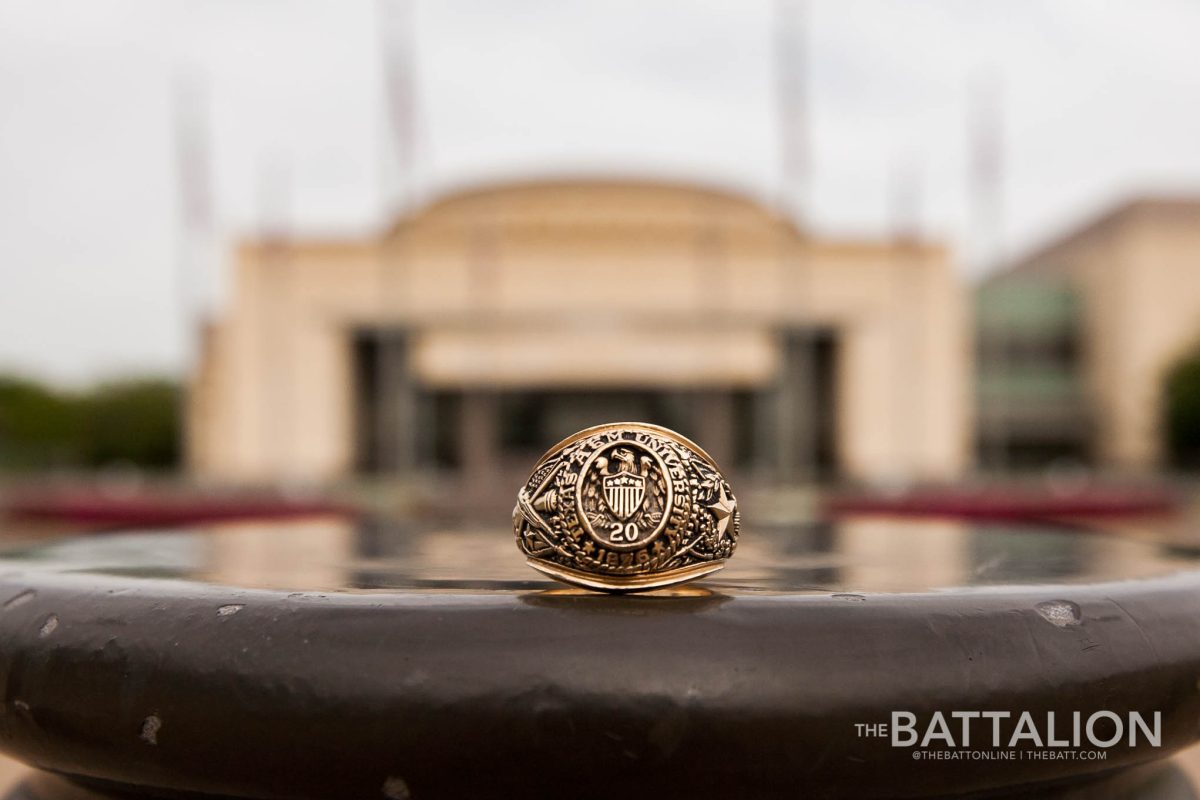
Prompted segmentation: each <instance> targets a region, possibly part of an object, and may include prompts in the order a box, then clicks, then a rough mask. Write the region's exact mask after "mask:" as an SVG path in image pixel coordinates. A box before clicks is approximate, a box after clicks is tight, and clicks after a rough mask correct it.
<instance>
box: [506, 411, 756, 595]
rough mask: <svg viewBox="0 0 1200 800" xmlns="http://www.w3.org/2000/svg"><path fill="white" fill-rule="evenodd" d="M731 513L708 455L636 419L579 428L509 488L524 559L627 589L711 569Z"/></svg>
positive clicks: (733, 520) (572, 578)
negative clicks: (517, 484) (517, 486)
mask: <svg viewBox="0 0 1200 800" xmlns="http://www.w3.org/2000/svg"><path fill="white" fill-rule="evenodd" d="M740 526H741V514H740V512H739V511H738V507H737V500H735V499H734V496H733V492H732V490H731V489H730V487H729V484H728V483H727V482H726V480H725V477H724V476H723V475H722V474H721V470H720V468H719V467H718V466H717V464H716V462H715V461H713V459H712V457H711V456H709V455H708V454H707V453H705V452H704V450H702V449H701V448H700V447H699V446H698V445H696V444H695V443H693V442H692V441H690V440H688V439H687V438H686V437H684V436H681V435H680V434H678V433H675V432H674V431H672V430H668V429H667V428H662V427H659V426H657V425H650V424H647V423H642V422H617V423H612V424H608V425H599V426H596V427H594V428H587V429H586V430H582V431H580V432H579V433H576V434H575V435H574V436H569V437H567V438H566V439H564V440H563V441H561V442H559V443H558V444H556V445H555V446H554V447H552V448H550V450H549V451H547V452H546V454H545V455H544V456H542V457H541V459H539V460H538V462H537V464H535V465H534V467H533V474H532V475H530V476H529V479H528V480H527V481H526V483H525V485H524V486H523V487H522V488H521V490H520V492H519V493H518V495H517V505H516V507H515V508H514V509H513V530H514V532H515V533H516V537H517V546H518V547H519V548H520V549H521V551H522V552H523V553H525V555H526V556H527V557H528V560H529V565H530V566H531V567H533V568H534V569H537V570H540V571H542V572H544V573H545V574H547V575H549V576H550V577H552V578H555V579H557V580H561V581H565V582H566V583H571V584H575V585H577V586H583V587H586V588H589V589H598V590H601V591H608V592H636V591H642V590H646V589H656V588H661V587H663V586H669V585H671V584H676V583H682V582H683V581H689V580H693V579H695V578H699V577H700V576H702V575H707V574H709V573H711V572H715V571H717V570H719V569H720V568H721V567H723V566H724V565H725V561H726V559H728V558H729V557H730V556H732V555H733V550H734V548H735V547H736V546H737V538H738V531H739V528H740Z"/></svg>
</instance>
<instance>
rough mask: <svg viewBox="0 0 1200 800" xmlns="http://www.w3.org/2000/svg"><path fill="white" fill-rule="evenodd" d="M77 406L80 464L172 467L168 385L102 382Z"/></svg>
mask: <svg viewBox="0 0 1200 800" xmlns="http://www.w3.org/2000/svg"><path fill="white" fill-rule="evenodd" d="M80 405H81V407H82V409H81V417H82V419H83V425H82V434H83V435H82V438H81V442H80V444H81V451H82V457H83V463H84V465H85V466H88V467H102V466H104V465H105V464H111V463H114V462H129V463H132V464H136V465H138V466H141V467H148V468H152V469H163V468H166V467H173V466H175V465H176V464H177V463H178V461H179V388H178V387H177V386H176V385H175V384H174V383H171V382H169V381H164V380H129V381H121V382H116V383H106V384H102V385H101V386H98V387H96V388H95V389H93V390H92V391H91V392H89V393H88V394H86V395H84V396H83V397H82V398H81V400H80Z"/></svg>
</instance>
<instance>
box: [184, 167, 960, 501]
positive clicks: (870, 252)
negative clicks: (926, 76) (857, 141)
mask: <svg viewBox="0 0 1200 800" xmlns="http://www.w3.org/2000/svg"><path fill="white" fill-rule="evenodd" d="M964 300H965V294H964V291H963V287H962V285H961V284H960V281H959V278H958V276H957V275H956V272H955V270H954V269H953V268H952V265H951V262H950V260H949V258H948V255H947V253H946V251H945V250H944V249H943V248H942V247H940V246H934V245H930V244H926V243H920V242H915V241H899V242H893V241H868V240H848V239H845V240H843V239H839V240H834V239H812V238H806V237H805V236H803V235H801V234H800V233H799V232H798V231H797V230H796V228H795V227H794V226H793V225H791V224H790V223H788V222H786V221H784V220H782V219H781V218H780V217H779V216H777V215H776V214H775V213H773V212H772V211H770V210H768V209H767V208H765V207H764V206H763V205H761V204H759V203H758V202H755V201H754V200H752V199H749V198H747V197H745V196H741V195H738V194H734V193H729V192H726V191H721V190H714V189H711V188H705V187H700V186H693V185H680V184H670V183H662V182H650V181H633V180H630V181H620V180H603V181H599V180H597V181H591V180H560V181H543V182H529V183H517V184H509V185H500V186H492V187H487V188H479V189H476V190H472V191H465V192H461V193H457V194H452V195H449V196H446V197H443V198H442V199H439V200H437V201H435V202H433V203H431V204H429V205H427V206H426V207H424V208H421V209H419V210H418V211H416V212H415V213H413V214H411V215H409V216H408V217H406V218H405V219H402V220H401V221H400V222H398V223H397V224H396V225H395V226H394V228H393V229H392V230H390V231H388V232H387V233H386V235H382V236H380V237H378V238H374V239H370V240H361V241H358V240H356V241H256V242H249V243H246V244H245V245H244V246H242V247H241V248H240V250H239V253H238V256H237V262H236V268H235V274H234V277H233V282H232V292H231V297H230V299H229V302H228V304H227V308H226V309H225V311H224V314H223V316H222V317H221V318H220V319H218V320H216V321H215V323H214V324H213V325H212V326H211V327H210V328H209V329H208V330H207V332H206V334H205V337H204V342H203V348H202V351H203V352H202V358H201V363H200V366H199V370H198V373H197V375H196V376H195V379H194V381H193V387H192V392H191V414H190V458H191V460H192V464H193V467H194V468H195V469H196V470H198V471H199V472H201V473H205V474H209V475H213V476H218V477H222V478H229V479H250V480H272V479H283V478H304V479H331V478H339V477H345V476H348V475H352V474H355V473H360V472H365V473H371V472H388V473H391V472H397V473H400V472H407V471H421V472H426V471H430V470H433V469H435V468H444V469H447V470H458V471H462V472H465V473H466V474H467V475H468V476H470V477H473V478H476V479H486V478H488V477H495V476H497V475H500V474H505V475H506V477H507V478H508V479H509V483H511V482H512V481H513V480H519V479H520V478H521V477H523V476H524V470H525V469H526V468H527V466H528V465H529V463H530V462H531V460H532V459H533V458H536V456H538V455H540V454H541V452H542V451H543V450H544V449H545V448H546V447H547V446H549V445H550V444H553V443H554V442H555V441H557V440H558V439H559V438H561V437H563V436H565V435H567V434H569V433H572V432H574V431H575V430H577V429H579V428H582V427H585V426H587V425H591V424H596V423H600V422H605V421H612V420H616V419H637V420H647V421H652V422H659V423H661V424H665V425H669V426H671V427H673V428H676V429H678V430H680V431H682V432H684V433H686V434H688V435H690V436H692V437H694V438H696V439H697V440H698V441H700V442H701V443H702V444H703V445H704V446H705V447H706V448H707V449H709V450H710V451H711V452H712V453H713V454H714V456H715V457H717V458H718V460H720V461H722V462H723V463H724V464H728V465H732V466H734V467H735V468H742V469H753V470H755V471H756V472H759V473H765V474H769V475H773V476H777V477H781V478H790V477H796V476H802V475H804V474H819V475H825V476H834V475H836V476H841V477H848V478H860V479H879V478H893V477H898V476H910V477H952V476H954V475H956V474H957V473H959V471H960V470H962V469H963V468H964V466H965V464H966V462H967V459H968V454H969V451H970V446H971V436H970V431H971V421H970V411H971V402H970V387H969V378H970V346H969V336H968V335H967V334H968V323H967V319H966V316H965V312H966V308H965V303H964ZM507 470H511V471H509V472H506V471H507ZM518 472H519V473H520V474H517V473H518Z"/></svg>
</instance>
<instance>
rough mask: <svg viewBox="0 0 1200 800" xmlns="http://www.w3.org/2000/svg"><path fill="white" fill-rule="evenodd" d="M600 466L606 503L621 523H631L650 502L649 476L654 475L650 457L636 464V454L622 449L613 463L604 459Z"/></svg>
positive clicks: (616, 451) (615, 456) (615, 452)
mask: <svg viewBox="0 0 1200 800" xmlns="http://www.w3.org/2000/svg"><path fill="white" fill-rule="evenodd" d="M601 461H602V463H599V464H597V466H598V467H599V468H600V473H601V474H602V475H603V476H604V478H603V480H602V481H601V483H602V485H603V487H604V500H605V502H606V503H608V508H609V510H611V511H612V513H613V515H614V516H615V517H616V518H617V519H619V520H621V521H624V520H627V519H629V518H630V517H632V516H633V515H634V514H636V513H637V512H638V510H639V509H640V508H641V507H642V502H643V501H644V500H645V499H646V475H647V474H648V473H649V472H650V458H649V457H648V456H642V458H641V459H640V462H641V463H640V464H638V465H636V466H635V465H634V455H633V451H632V450H630V449H629V448H627V447H618V448H617V449H616V450H614V451H613V454H612V460H611V461H608V460H607V459H601Z"/></svg>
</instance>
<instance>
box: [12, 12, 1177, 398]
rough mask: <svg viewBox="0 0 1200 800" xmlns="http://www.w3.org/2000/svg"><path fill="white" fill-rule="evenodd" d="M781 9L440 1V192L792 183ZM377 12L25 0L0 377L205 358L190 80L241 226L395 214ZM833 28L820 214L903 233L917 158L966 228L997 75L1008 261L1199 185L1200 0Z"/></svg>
mask: <svg viewBox="0 0 1200 800" xmlns="http://www.w3.org/2000/svg"><path fill="white" fill-rule="evenodd" d="M772 8H773V6H772V4H771V2H770V1H769V0H723V1H722V2H716V1H705V2H700V1H698V0H604V1H603V2H601V0H592V1H591V2H583V0H537V1H536V2H535V1H534V0H437V2H434V0H418V2H417V4H416V9H415V28H416V48H417V70H416V80H417V87H418V88H417V92H418V96H419V109H420V112H419V123H418V127H419V142H418V146H417V158H418V162H419V176H420V187H421V189H420V191H421V193H422V194H423V195H424V196H426V197H429V196H435V195H436V194H437V192H438V189H439V187H445V186H449V185H461V184H465V183H466V184H469V183H471V182H473V181H479V180H494V179H496V178H498V177H503V176H508V175H523V174H531V173H532V174H537V175H545V174H555V173H564V172H565V173H572V174H577V173H598V174H604V173H606V172H618V173H621V174H649V175H667V176H672V177H676V178H685V179H695V180H699V181H702V182H705V183H717V184H727V185H730V186H734V187H740V188H741V189H743V190H746V191H750V192H752V193H755V194H757V195H759V196H761V197H763V198H771V197H773V196H774V195H775V193H776V190H777V180H776V177H775V175H776V173H777V161H778V158H777V153H778V147H777V131H776V125H775V120H776V113H775V112H776V109H775V105H774V100H775V92H774V88H773V83H772V59H771V47H770V44H771V37H770V24H771V20H772V13H771V12H772ZM377 13H378V5H377V4H376V3H375V2H373V0H356V1H354V2H351V1H349V0H193V1H192V2H180V0H140V1H135V0H75V1H74V2H55V1H54V0H28V2H26V1H25V0H0V370H12V369H16V370H21V371H25V372H30V373H33V374H37V375H41V376H45V377H50V378H53V379H58V380H65V381H71V382H80V381H87V380H92V379H95V378H99V377H105V376H109V375H114V374H120V373H123V372H130V371H139V372H144V371H166V372H170V371H176V370H178V369H179V367H180V364H181V363H182V354H183V353H184V351H185V348H184V344H183V342H184V335H183V330H182V326H181V325H180V324H179V322H178V319H179V314H178V308H179V303H178V300H177V292H176V290H175V288H174V282H173V281H174V279H173V275H174V265H175V264H176V263H177V261H178V255H177V254H178V252H179V240H180V238H179V237H180V233H179V231H180V225H179V222H178V219H179V213H178V207H179V193H178V189H177V185H176V161H175V156H174V154H173V149H172V148H173V147H174V141H173V134H172V116H171V109H172V97H173V91H174V90H173V87H176V86H178V85H179V84H180V80H179V75H180V74H185V75H200V76H203V80H204V82H205V83H206V85H207V92H208V97H209V103H208V106H209V109H210V112H209V115H208V116H209V119H208V122H209V127H210V129H211V133H212V137H211V138H212V161H213V165H214V185H215V190H214V197H215V201H214V205H215V208H216V214H217V216H218V222H219V230H220V232H221V234H222V236H223V237H224V238H225V239H226V240H229V239H231V238H232V237H234V236H236V235H237V234H238V233H239V232H243V233H244V232H248V231H252V230H254V229H255V227H256V226H257V225H259V224H260V223H261V221H262V219H263V217H264V215H267V214H271V213H273V214H277V215H281V216H282V217H284V218H286V220H287V222H288V224H290V225H291V226H292V227H294V228H295V229H297V230H299V231H301V232H311V233H314V234H323V233H353V232H356V231H367V230H371V229H372V227H373V226H375V225H376V224H378V222H379V220H380V209H381V203H380V197H381V185H382V184H383V183H384V182H383V181H381V179H380V165H381V164H383V163H385V156H384V155H383V154H384V152H385V148H386V146H387V137H386V127H385V124H384V118H385V108H384V104H383V88H382V76H381V70H380V64H381V57H380V52H379V45H378V43H379V35H378V30H377V26H376V22H377ZM809 24H810V29H811V43H812V53H811V55H812V69H811V73H810V76H809V80H810V87H811V89H810V91H811V105H810V111H811V131H812V142H813V143H812V150H813V152H812V159H813V162H814V164H815V166H814V175H813V188H812V201H811V202H812V208H811V216H812V219H813V220H814V224H815V227H817V228H818V229H821V230H826V231H831V232H840V233H866V234H883V233H886V232H887V231H888V230H889V226H890V225H891V224H892V220H891V216H892V215H891V212H890V211H889V209H890V208H891V205H892V204H891V201H890V200H889V198H890V197H891V196H892V195H893V192H892V191H891V190H890V189H889V186H890V185H893V184H894V181H893V180H892V177H893V176H894V175H895V174H897V172H899V171H907V172H908V173H911V174H914V175H916V176H917V177H918V178H919V181H918V182H919V186H920V189H919V192H918V194H919V196H920V202H919V208H920V214H919V217H920V226H921V228H922V230H923V231H924V232H925V233H926V234H927V235H931V236H935V237H942V238H945V239H946V240H947V241H950V242H952V243H954V244H955V245H956V246H960V247H962V246H964V245H965V244H966V243H967V241H968V234H969V231H970V225H969V216H968V214H967V212H966V197H967V189H966V187H967V161H968V137H967V124H966V118H967V106H968V102H967V97H968V88H969V87H970V86H971V85H972V84H973V83H978V80H977V79H978V78H979V76H981V75H983V76H986V75H993V76H999V77H998V85H999V86H1001V95H1002V98H1003V103H1002V105H1003V108H1004V126H1003V129H1004V130H1003V137H1002V142H1003V161H1004V163H1005V188H1004V203H1003V214H1002V218H1003V222H1004V224H1003V245H1004V248H1005V250H1007V251H1008V252H1011V253H1020V252H1021V251H1023V250H1025V249H1027V248H1029V247H1030V246H1032V245H1033V244H1035V243H1037V242H1039V241H1041V240H1044V239H1045V238H1046V237H1048V236H1051V235H1053V234H1055V233H1056V232H1059V231H1062V230H1064V229H1066V228H1068V227H1070V226H1072V225H1074V224H1077V223H1078V222H1081V221H1083V220H1085V219H1087V218H1088V217H1089V216H1090V215H1091V214H1094V213H1096V212H1097V211H1098V210H1101V209H1103V208H1105V207H1107V206H1109V205H1111V204H1113V203H1115V202H1117V201H1118V200H1120V199H1121V198H1123V197H1127V196H1130V195H1132V194H1137V193H1145V192H1156V191H1157V192H1171V193H1181V192H1190V191H1195V192H1197V193H1200V45H1198V44H1197V43H1198V42H1200V4H1196V3H1194V2H1191V0H1147V1H1146V2H1136V3H1135V2H1127V3H1124V4H1121V5H1119V6H1118V5H1117V4H1113V3H1095V2H1092V1H1091V0H1077V1H1076V0H1069V1H1066V2H1033V1H1032V0H995V1H994V2H970V3H966V2H961V1H960V0H887V1H884V0H813V2H812V3H811V4H810V15H809ZM904 165H906V166H904ZM284 174H286V175H287V176H288V180H287V185H289V186H290V187H291V188H290V191H289V192H288V196H289V197H290V200H289V202H288V203H287V204H286V205H287V209H286V211H284V210H282V208H283V207H282V205H281V204H280V202H279V201H278V200H277V199H276V200H270V201H264V200H263V199H262V198H263V196H264V192H263V191H262V186H263V185H264V183H265V181H264V179H263V175H271V176H277V177H276V178H272V179H271V180H273V181H275V182H276V183H275V185H276V186H278V185H279V183H278V182H279V181H280V180H281V179H280V178H278V176H281V175H284ZM269 196H275V197H278V196H280V195H279V192H278V191H277V192H276V194H275V195H269ZM264 208H267V209H273V210H268V211H264ZM964 261H965V259H964ZM964 269H965V268H964Z"/></svg>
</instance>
